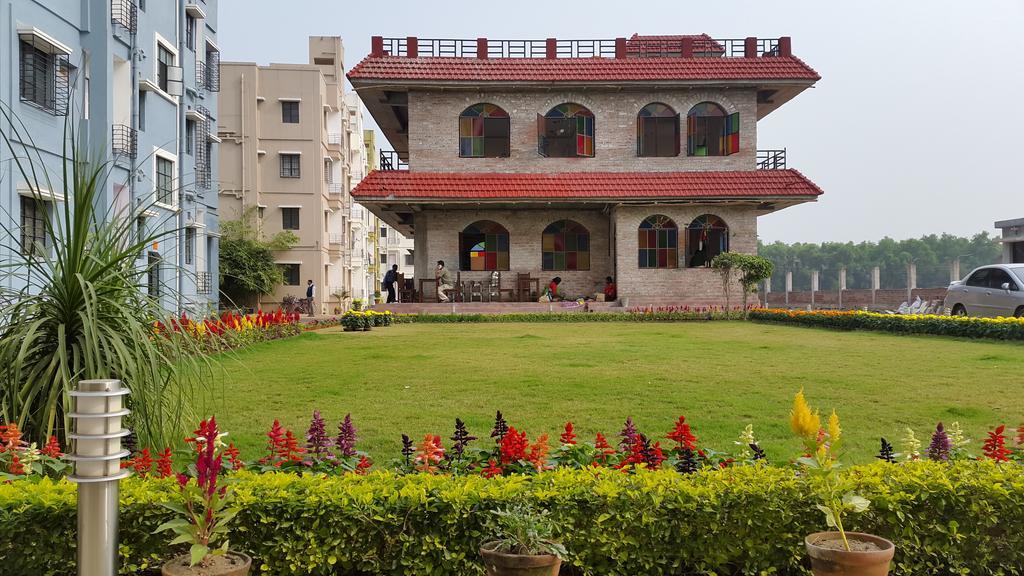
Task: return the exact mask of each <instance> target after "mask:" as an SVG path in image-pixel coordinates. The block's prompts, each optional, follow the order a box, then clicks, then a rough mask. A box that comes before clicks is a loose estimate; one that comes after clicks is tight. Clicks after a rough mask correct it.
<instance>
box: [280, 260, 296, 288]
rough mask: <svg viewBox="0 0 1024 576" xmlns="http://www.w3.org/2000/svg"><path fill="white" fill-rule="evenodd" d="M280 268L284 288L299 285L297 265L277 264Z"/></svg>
mask: <svg viewBox="0 0 1024 576" xmlns="http://www.w3.org/2000/svg"><path fill="white" fill-rule="evenodd" d="M278 266H280V267H281V274H283V275H284V285H285V286H298V285H299V278H300V276H299V265H298V264H278Z"/></svg>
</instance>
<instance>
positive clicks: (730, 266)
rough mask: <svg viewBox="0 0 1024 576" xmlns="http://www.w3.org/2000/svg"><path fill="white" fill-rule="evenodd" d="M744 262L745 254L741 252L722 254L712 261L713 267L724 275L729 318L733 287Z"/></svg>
mask: <svg viewBox="0 0 1024 576" xmlns="http://www.w3.org/2000/svg"><path fill="white" fill-rule="evenodd" d="M742 262H743V254H740V253H739V252H722V253H721V254H719V255H718V256H715V257H714V258H713V259H712V260H711V267H712V268H714V269H715V270H718V273H719V274H721V275H722V291H723V292H725V317H726V318H728V317H729V314H730V313H731V311H732V303H731V299H732V285H733V283H734V282H735V276H736V274H737V273H739V271H740V266H741V264H742Z"/></svg>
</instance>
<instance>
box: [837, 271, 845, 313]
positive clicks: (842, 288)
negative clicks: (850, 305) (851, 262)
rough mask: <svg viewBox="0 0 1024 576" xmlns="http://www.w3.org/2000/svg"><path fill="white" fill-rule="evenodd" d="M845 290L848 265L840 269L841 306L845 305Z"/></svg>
mask: <svg viewBox="0 0 1024 576" xmlns="http://www.w3.org/2000/svg"><path fill="white" fill-rule="evenodd" d="M843 290H846V267H845V266H844V267H842V268H840V269H839V307H840V308H842V307H843Z"/></svg>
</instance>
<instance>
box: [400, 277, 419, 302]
mask: <svg viewBox="0 0 1024 576" xmlns="http://www.w3.org/2000/svg"><path fill="white" fill-rule="evenodd" d="M398 277H399V281H398V301H399V302H416V301H417V293H416V283H415V282H414V281H413V279H412V278H406V277H405V274H400V275H399V276H398Z"/></svg>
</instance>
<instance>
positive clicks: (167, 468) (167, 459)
mask: <svg viewBox="0 0 1024 576" xmlns="http://www.w3.org/2000/svg"><path fill="white" fill-rule="evenodd" d="M171 463H172V462H171V449H170V448H164V451H163V452H161V453H160V458H158V459H157V461H156V474H157V477H158V478H167V477H168V476H170V475H172V474H173V473H174V471H173V470H171Z"/></svg>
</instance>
